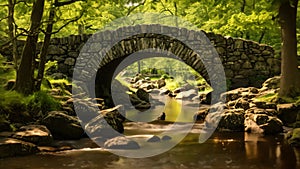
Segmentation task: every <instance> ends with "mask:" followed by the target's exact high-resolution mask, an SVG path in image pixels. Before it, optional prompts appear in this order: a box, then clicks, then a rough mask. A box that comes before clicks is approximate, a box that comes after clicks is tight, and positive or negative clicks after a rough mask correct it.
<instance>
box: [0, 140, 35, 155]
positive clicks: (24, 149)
mask: <svg viewBox="0 0 300 169" xmlns="http://www.w3.org/2000/svg"><path fill="white" fill-rule="evenodd" d="M37 152H39V149H38V147H37V146H36V145H35V144H33V143H28V142H25V141H21V140H17V139H13V138H0V158H3V157H13V156H19V155H29V154H35V153H37Z"/></svg>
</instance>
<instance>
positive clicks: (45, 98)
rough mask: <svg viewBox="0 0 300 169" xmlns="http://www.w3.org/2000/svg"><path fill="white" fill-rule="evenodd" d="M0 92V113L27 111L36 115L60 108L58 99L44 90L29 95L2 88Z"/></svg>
mask: <svg viewBox="0 0 300 169" xmlns="http://www.w3.org/2000/svg"><path fill="white" fill-rule="evenodd" d="M0 93H1V97H0V114H9V113H16V112H24V111H28V112H29V113H30V114H32V115H36V114H38V113H43V114H45V113H46V112H48V111H52V110H59V109H60V103H59V101H57V100H55V99H54V98H53V97H52V96H51V95H49V94H48V93H47V92H46V91H39V92H35V93H34V94H32V95H30V96H23V95H22V94H19V93H17V92H16V91H6V90H4V89H0Z"/></svg>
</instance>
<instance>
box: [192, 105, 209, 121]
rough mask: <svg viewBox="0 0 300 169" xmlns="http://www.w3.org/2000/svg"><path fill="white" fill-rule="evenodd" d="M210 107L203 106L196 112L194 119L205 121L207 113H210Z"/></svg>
mask: <svg viewBox="0 0 300 169" xmlns="http://www.w3.org/2000/svg"><path fill="white" fill-rule="evenodd" d="M208 110H209V108H202V109H200V110H199V111H198V112H197V113H195V114H194V117H193V118H194V121H198V122H204V120H205V118H206V116H207V114H208Z"/></svg>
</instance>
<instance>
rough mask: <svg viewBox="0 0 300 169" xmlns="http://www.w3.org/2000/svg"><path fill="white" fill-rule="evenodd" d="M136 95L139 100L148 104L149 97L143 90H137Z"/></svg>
mask: <svg viewBox="0 0 300 169" xmlns="http://www.w3.org/2000/svg"><path fill="white" fill-rule="evenodd" d="M136 95H137V97H138V98H139V99H140V100H142V101H145V102H150V95H149V93H147V92H146V91H145V90H144V89H138V90H137V91H136Z"/></svg>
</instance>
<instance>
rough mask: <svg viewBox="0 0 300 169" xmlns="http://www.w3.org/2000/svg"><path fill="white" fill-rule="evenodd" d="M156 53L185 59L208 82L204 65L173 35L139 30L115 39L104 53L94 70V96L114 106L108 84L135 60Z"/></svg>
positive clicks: (147, 57)
mask: <svg viewBox="0 0 300 169" xmlns="http://www.w3.org/2000/svg"><path fill="white" fill-rule="evenodd" d="M157 57H163V58H173V59H175V60H179V61H181V62H183V63H185V64H186V66H187V67H190V70H194V73H195V74H198V76H199V77H202V79H201V80H202V81H204V82H206V83H207V84H208V86H210V79H209V77H208V73H207V71H206V67H205V65H204V64H203V63H202V60H201V58H200V56H199V55H198V54H197V53H196V52H194V51H193V50H192V49H191V48H190V47H188V46H187V45H185V44H184V43H183V42H181V41H180V40H178V39H175V38H173V37H169V36H166V35H160V34H153V33H151V34H147V33H143V34H138V35H134V36H132V37H129V38H127V39H124V40H122V41H120V42H118V43H117V44H116V45H114V46H113V47H112V48H111V49H110V50H109V51H108V52H107V53H106V55H105V56H104V57H103V59H102V62H101V63H100V68H99V69H98V70H97V73H96V78H95V96H96V97H100V98H103V99H104V100H105V103H106V105H107V106H115V104H114V103H113V100H112V97H111V94H112V93H111V85H112V84H113V83H112V82H113V80H114V79H115V77H116V76H117V75H118V73H120V72H121V71H123V70H124V69H125V68H126V67H128V66H129V65H131V64H133V63H135V62H139V61H140V60H143V59H151V58H157ZM170 70H172V69H170ZM136 73H139V72H136ZM168 73H170V72H168Z"/></svg>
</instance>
